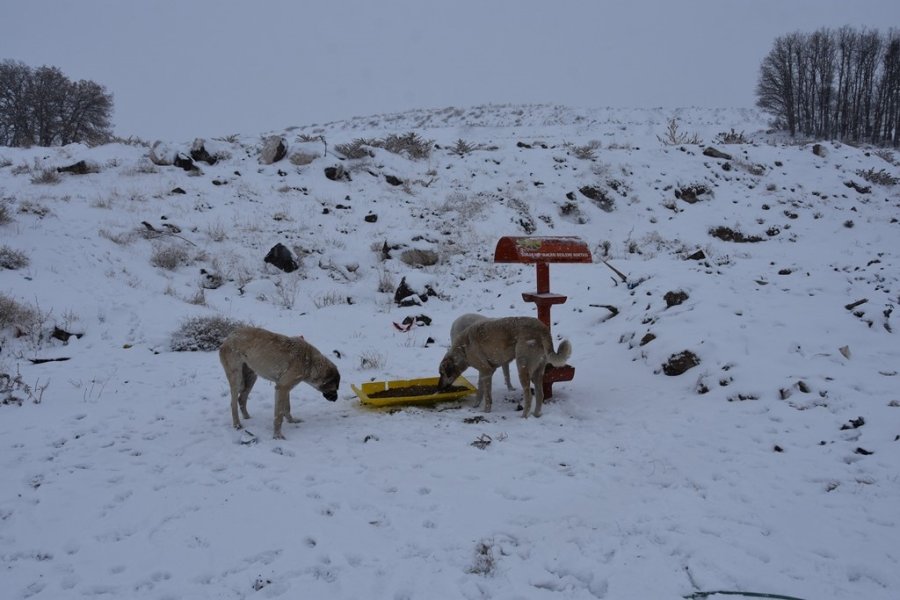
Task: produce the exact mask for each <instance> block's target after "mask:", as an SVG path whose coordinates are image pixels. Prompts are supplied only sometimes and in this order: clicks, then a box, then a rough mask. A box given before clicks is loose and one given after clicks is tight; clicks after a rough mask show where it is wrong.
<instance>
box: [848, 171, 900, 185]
mask: <svg viewBox="0 0 900 600" xmlns="http://www.w3.org/2000/svg"><path fill="white" fill-rule="evenodd" d="M856 174H857V175H859V176H860V177H862V178H863V179H865V180H866V181H868V182H869V183H876V184H878V185H897V183H898V182H900V179H898V178H897V177H894V176H893V175H891V174H890V173H888V172H887V171H885V170H884V169H880V170H878V171H876V170H875V169H874V168H869V169H860V170H858V171H857V172H856Z"/></svg>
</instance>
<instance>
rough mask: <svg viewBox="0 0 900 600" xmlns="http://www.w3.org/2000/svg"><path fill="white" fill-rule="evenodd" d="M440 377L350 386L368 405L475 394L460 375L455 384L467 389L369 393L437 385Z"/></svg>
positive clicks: (417, 402) (456, 398)
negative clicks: (411, 393) (389, 394)
mask: <svg viewBox="0 0 900 600" xmlns="http://www.w3.org/2000/svg"><path fill="white" fill-rule="evenodd" d="M438 380H439V378H438V377H425V378H422V379H396V380H394V381H370V382H369V383H363V384H361V385H360V386H359V387H357V386H355V385H353V384H351V385H350V387H351V388H353V391H354V392H356V395H357V396H359V400H360V402H362V403H363V404H365V405H367V406H397V405H401V404H431V403H433V402H446V401H447V400H459V399H460V398H463V397H465V396H469V395H471V394H474V393H475V392H476V391H478V390H476V389H475V386H473V385H472V384H471V383H469V381H468V380H467V379H466V378H465V377H462V376H460V377H459V378H457V380H456V381H454V382H453V385H455V386H462V387H464V388H466V389H465V390H459V391H456V392H439V393H437V394H426V395H424V396H399V397H393V398H370V397H369V394H374V393H375V392H380V391H382V390H394V389H398V388H405V387H412V386H414V385H432V386H436V385H437V383H438Z"/></svg>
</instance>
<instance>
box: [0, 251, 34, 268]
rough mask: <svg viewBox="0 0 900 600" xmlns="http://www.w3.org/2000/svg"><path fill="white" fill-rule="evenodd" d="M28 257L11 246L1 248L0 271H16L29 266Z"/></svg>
mask: <svg viewBox="0 0 900 600" xmlns="http://www.w3.org/2000/svg"><path fill="white" fill-rule="evenodd" d="M28 262H29V260H28V256H27V255H26V254H25V253H24V252H21V251H20V250H15V249H13V248H10V247H9V246H6V245H3V246H0V269H9V270H11V271H15V270H16V269H22V268H24V267H27V266H28Z"/></svg>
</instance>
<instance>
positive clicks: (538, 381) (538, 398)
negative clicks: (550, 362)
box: [531, 363, 547, 418]
mask: <svg viewBox="0 0 900 600" xmlns="http://www.w3.org/2000/svg"><path fill="white" fill-rule="evenodd" d="M546 367H547V363H542V364H541V366H539V367H538V368H536V369H535V370H534V371H532V373H531V380H532V381H533V382H534V416H535V418H537V417H540V416H541V409H542V408H543V406H544V369H545V368H546Z"/></svg>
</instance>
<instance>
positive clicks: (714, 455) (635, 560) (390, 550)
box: [0, 105, 900, 600]
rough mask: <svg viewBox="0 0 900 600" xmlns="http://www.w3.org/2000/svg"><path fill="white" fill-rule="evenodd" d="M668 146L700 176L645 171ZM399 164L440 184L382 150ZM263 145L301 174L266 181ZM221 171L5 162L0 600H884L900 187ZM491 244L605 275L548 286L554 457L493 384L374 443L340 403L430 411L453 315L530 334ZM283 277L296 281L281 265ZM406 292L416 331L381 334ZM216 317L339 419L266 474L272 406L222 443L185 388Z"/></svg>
mask: <svg viewBox="0 0 900 600" xmlns="http://www.w3.org/2000/svg"><path fill="white" fill-rule="evenodd" d="M672 118H677V119H678V120H677V122H676V124H677V126H678V128H679V133H683V134H685V135H686V136H688V137H693V136H696V137H697V138H699V139H701V140H702V141H703V142H704V143H703V144H674V145H667V144H665V143H663V142H662V141H661V139H660V138H663V139H665V138H666V135H667V125H668V124H669V121H670V119H672ZM410 133H415V134H416V137H415V138H414V140H413V141H424V142H427V144H426V147H427V148H429V149H430V155H429V156H428V157H426V158H419V159H411V158H409V157H408V156H407V155H405V154H403V153H399V154H398V153H395V152H391V151H389V150H387V149H385V148H383V147H380V146H383V145H384V144H383V143H381V142H383V141H384V140H385V139H387V138H389V137H390V136H406V135H408V134H410ZM723 133H732V134H741V133H743V135H742V136H737V137H742V138H743V143H740V144H723V143H720V142H721V138H719V139H718V140H717V138H718V137H719V136H720V134H723ZM268 135H276V136H282V137H283V139H284V141H285V143H286V145H287V151H288V155H287V157H285V158H284V159H282V160H280V161H278V162H276V163H274V164H271V165H263V164H261V163H260V162H259V154H260V151H261V149H262V147H263V145H264V138H265V137H267V136H268ZM357 140H367V141H368V142H369V145H368V146H366V149H367V152H368V154H367V155H366V156H364V157H363V158H354V159H349V158H346V157H345V156H342V155H341V152H342V151H344V152H346V151H347V145H350V144H352V143H353V142H354V141H357ZM708 146H713V147H715V148H716V149H718V150H720V151H722V152H725V153H727V154H728V155H730V158H727V159H726V158H716V157H712V156H706V155H704V153H703V151H704V149H705V148H707V147H708ZM204 147H205V149H206V150H207V151H208V152H210V153H211V154H213V155H216V156H217V157H218V158H219V160H218V161H217V162H216V163H215V164H212V165H210V164H207V163H205V162H198V163H197V166H198V167H199V168H198V169H197V170H194V171H191V172H188V171H185V170H182V169H180V168H178V167H174V166H159V165H155V164H153V163H152V162H151V161H150V160H149V156H150V149H149V148H148V147H145V146H141V145H121V144H111V145H107V146H103V147H97V148H86V147H83V146H69V147H65V148H54V149H46V148H34V149H28V150H21V149H9V148H0V165H3V166H0V199H2V202H3V205H2V209H3V212H2V213H0V214H3V215H5V216H6V219H5V220H6V221H7V222H5V223H4V224H0V252H3V253H4V254H3V255H5V256H13V257H15V256H18V257H21V256H22V255H25V256H27V259H28V260H27V263H28V264H27V265H21V264H17V265H14V266H16V267H17V268H15V269H5V270H0V294H2V298H0V300H6V301H7V305H8V303H9V302H16V303H17V304H18V305H19V306H23V307H26V308H30V309H31V310H32V314H33V315H36V316H37V318H36V319H33V320H32V321H30V324H31V326H27V324H26V326H22V324H21V323H20V324H18V326H17V325H16V324H8V325H7V326H6V327H5V328H4V329H3V330H2V331H0V348H2V349H0V372H2V373H7V374H8V379H0V384H2V385H4V386H5V389H6V391H5V392H4V395H3V400H4V401H5V404H4V405H2V406H0V442H2V448H3V452H2V454H0V469H2V471H0V474H2V481H3V486H2V491H0V574H2V575H0V577H2V589H3V590H4V595H5V596H7V597H10V598H53V599H58V598H75V597H85V596H88V597H90V596H95V595H96V596H116V597H123V598H124V597H127V598H145V597H146V598H160V597H165V598H205V597H215V598H232V597H233V598H246V597H252V596H261V597H269V598H271V597H284V598H297V597H315V598H363V597H365V598H398V599H399V598H423V597H428V598H555V597H563V598H610V599H616V600H618V599H631V598H633V599H646V598H654V599H668V598H672V599H676V598H682V597H691V595H694V596H693V597H702V596H700V595H697V594H699V593H702V592H711V591H716V590H724V591H744V592H760V593H770V594H780V595H788V596H794V597H798V598H803V599H806V600H811V599H817V600H818V599H831V598H833V599H838V598H840V599H846V598H867V599H880V598H885V599H887V598H893V597H895V595H896V590H897V589H898V587H900V575H898V573H900V565H898V562H900V553H898V551H897V549H896V546H897V544H896V540H897V539H898V529H900V524H898V519H897V510H896V505H897V498H898V497H900V479H898V476H897V473H898V468H900V441H898V436H900V379H898V377H900V375H898V366H897V365H898V364H900V345H898V343H897V341H896V335H897V334H896V328H897V324H896V317H895V316H893V315H892V312H893V309H894V307H895V306H896V305H897V303H898V302H900V281H898V279H900V269H898V264H900V246H898V244H897V239H898V232H900V224H898V218H900V194H898V189H900V188H898V186H897V185H890V183H891V180H892V178H897V177H900V167H898V166H897V164H896V157H897V155H896V153H891V152H883V151H880V152H876V151H875V150H873V149H869V148H854V147H851V146H847V145H841V144H835V143H830V142H828V143H821V144H820V145H818V146H816V147H814V144H813V143H808V144H798V143H791V144H788V143H784V140H783V138H781V137H780V136H779V135H778V134H775V133H770V132H767V131H766V124H765V120H764V118H763V117H762V116H761V115H759V114H758V113H755V112H753V111H746V110H712V109H685V110H682V111H667V110H662V109H660V110H656V111H644V110H613V109H604V110H599V109H597V110H589V109H579V110H576V109H568V108H564V107H556V106H543V105H541V106H513V105H509V106H485V107H475V108H471V109H452V108H450V109H446V110H443V111H414V112H410V113H403V114H398V115H381V116H374V117H369V118H354V119H351V120H348V121H345V122H337V123H329V124H325V125H315V126H307V127H297V128H291V129H289V130H286V131H283V132H269V134H266V135H265V136H260V137H259V138H252V139H251V138H241V137H230V138H223V139H218V140H206V141H205V144H204ZM191 148H192V143H191V142H190V141H188V142H169V141H167V142H165V143H160V144H157V145H156V146H155V147H154V150H153V153H154V156H155V157H156V158H157V159H160V158H165V157H166V156H174V155H175V154H177V153H179V152H180V153H184V154H187V153H189V152H190V150H191ZM814 149H815V152H814ZM82 160H84V161H86V164H87V166H88V167H89V170H90V171H92V172H91V173H88V174H84V175H74V174H68V173H62V174H59V175H58V176H56V177H55V176H54V173H55V169H56V168H58V167H64V166H68V165H71V164H73V163H76V162H78V161H82ZM892 161H893V162H892ZM326 170H329V174H331V175H335V174H336V175H337V177H336V179H334V180H333V179H329V178H328V177H326V174H325V172H326ZM879 175H880V177H879ZM867 179H876V180H878V181H882V182H883V183H881V184H879V183H875V182H872V181H869V180H867ZM44 180H50V181H51V182H50V183H42V181H44ZM54 180H56V181H55V182H53V181H54ZM592 198H593V199H592ZM694 200H696V201H694ZM712 233H718V234H719V237H716V236H714V235H712ZM735 234H741V235H743V236H744V237H745V238H751V239H756V240H758V241H751V242H746V241H745V242H737V241H734V237H735ZM504 235H515V236H523V235H534V236H560V235H564V236H578V237H580V238H581V239H583V240H584V242H585V243H586V244H587V245H588V247H589V248H590V249H591V251H592V253H593V256H594V263H593V264H579V265H552V266H551V267H550V281H551V290H552V291H554V292H557V293H560V294H565V295H567V296H568V301H567V302H566V303H565V304H562V305H559V306H556V307H554V308H553V311H552V317H553V334H554V337H555V338H556V339H557V340H559V339H561V338H563V337H565V338H568V339H570V340H571V342H572V344H573V347H574V354H573V356H572V359H571V360H570V364H571V365H572V366H574V367H575V369H576V375H575V378H574V380H572V381H571V382H566V383H558V384H556V385H555V386H554V396H553V399H552V400H551V401H549V402H548V404H547V405H546V406H545V410H544V415H543V416H542V417H541V418H540V419H527V420H523V419H520V418H519V417H518V414H519V413H518V412H517V410H516V408H517V402H518V400H519V399H520V391H517V392H515V393H506V392H505V390H504V389H503V384H502V382H501V381H499V380H500V377H499V376H498V377H496V378H495V381H494V392H495V394H494V395H495V402H494V410H493V412H492V413H490V414H487V415H485V414H482V413H481V412H479V411H478V410H477V409H475V408H473V407H472V406H471V400H468V401H464V402H463V403H462V404H451V405H439V406H437V407H435V408H433V409H432V408H405V409H403V410H399V411H381V412H379V411H373V410H369V409H366V408H363V407H361V406H360V404H359V402H358V399H357V398H356V396H355V395H354V393H353V391H352V390H351V388H350V384H351V383H355V384H358V383H362V382H365V381H372V380H377V381H382V380H393V379H406V378H416V377H429V376H435V375H436V374H437V365H438V363H439V361H440V359H441V357H442V356H443V353H444V351H445V350H446V346H447V343H448V337H449V329H450V324H451V322H452V321H453V319H454V318H455V317H456V316H458V315H459V314H462V313H464V312H481V313H484V314H486V315H489V316H506V315H532V314H534V309H533V306H532V305H529V304H526V303H524V302H523V301H522V298H521V294H522V292H527V291H532V290H533V288H534V286H535V281H534V279H535V273H534V267H533V266H530V265H511V264H495V263H494V262H493V252H494V247H495V245H496V243H497V240H498V239H499V237H500V236H504ZM722 238H725V239H722ZM277 243H282V244H284V245H285V246H286V247H288V248H289V249H291V251H292V252H293V253H294V254H295V256H296V257H297V259H298V262H299V263H300V268H299V269H298V270H297V271H294V272H292V273H284V272H282V271H280V270H278V269H276V268H274V267H273V266H272V265H269V264H266V263H265V262H263V258H264V257H265V256H266V254H267V252H268V251H269V249H270V248H271V247H272V246H274V245H275V244H277ZM385 246H386V247H387V248H388V254H389V258H386V257H385V254H384V248H385ZM411 249H412V250H423V251H432V252H434V253H435V255H436V256H437V258H438V261H437V263H436V264H434V265H431V266H424V267H417V266H415V265H410V264H407V263H406V262H404V260H402V258H401V256H402V254H403V252H404V251H406V250H411ZM601 259H603V260H605V261H607V263H608V264H604V263H603V260H601ZM158 265H162V266H158ZM168 267H172V268H168ZM609 267H614V268H615V269H616V270H618V271H619V272H621V273H622V274H624V276H625V281H623V280H622V278H620V277H619V275H618V274H617V273H616V272H615V271H614V270H613V269H611V268H609ZM404 279H405V282H406V283H407V284H408V285H409V286H411V287H412V288H414V289H416V290H417V291H422V292H424V290H426V289H427V288H430V289H431V290H433V291H434V295H431V296H425V297H424V299H423V300H421V301H420V304H419V305H417V306H416V305H414V306H408V307H401V306H398V305H397V304H396V303H395V301H394V289H396V287H397V286H398V285H399V284H400V283H401V281H402V280H404ZM213 280H220V281H221V282H222V285H221V286H219V287H213V286H214V283H211V281H213ZM204 286H206V287H204ZM670 293H671V294H670ZM679 299H680V300H681V302H680V303H675V302H676V301H677V300H679ZM861 301H864V302H861ZM670 304H671V306H670ZM848 307H849V308H848ZM420 315H425V316H427V317H428V318H429V319H430V320H431V321H430V325H425V324H424V323H425V322H426V321H425V320H419V321H418V322H417V324H416V325H414V326H413V327H412V328H411V329H409V330H408V331H401V330H400V329H398V328H397V327H395V325H394V324H395V323H396V324H402V323H403V321H404V319H405V318H407V317H410V318H411V319H410V320H413V321H415V317H418V316H420ZM204 316H220V317H225V318H228V319H234V320H240V321H244V322H250V323H253V324H256V325H258V326H262V327H267V328H269V329H272V330H275V331H279V332H282V333H287V334H291V335H299V334H302V335H303V336H304V337H305V338H306V339H307V340H308V341H310V342H311V343H313V344H314V345H316V346H317V347H318V348H319V349H320V350H322V351H323V352H324V353H326V354H327V355H329V356H330V357H331V358H332V360H334V362H335V363H336V364H337V365H338V367H339V368H340V370H341V373H342V384H341V394H340V398H339V400H338V402H337V403H336V404H332V403H328V402H326V401H324V400H323V399H322V398H321V396H320V395H319V394H318V393H317V392H315V391H314V390H312V389H311V388H310V387H308V386H306V385H302V384H301V385H300V386H299V387H297V388H296V389H295V390H294V393H293V401H294V402H293V405H294V413H295V415H299V416H300V417H301V418H303V422H302V423H300V424H297V425H286V426H285V429H284V433H285V435H286V436H287V440H286V441H275V440H272V439H271V433H272V430H271V427H272V423H271V414H272V404H273V389H272V385H271V384H270V383H268V382H264V381H261V382H260V383H258V384H257V387H256V388H255V389H254V391H253V393H252V395H251V397H250V402H249V409H250V412H251V414H252V415H253V417H254V418H253V419H252V420H251V421H250V423H249V425H248V428H249V429H250V431H252V432H253V433H254V434H256V435H255V437H251V436H249V435H247V434H243V435H242V434H241V433H240V432H235V431H234V430H232V429H231V421H230V412H229V409H228V404H229V398H228V387H227V384H226V382H225V378H224V375H223V373H222V370H221V367H220V365H219V362H218V357H217V355H216V354H215V353H214V352H173V351H172V350H171V340H172V336H173V334H174V333H175V332H177V331H179V330H180V329H181V327H182V325H183V324H184V323H185V321H186V319H189V318H191V317H204ZM35 323H36V325H35ZM54 326H56V327H59V328H61V329H63V330H65V331H67V332H70V333H76V334H79V335H80V337H72V338H70V339H69V340H68V342H65V343H64V342H62V341H60V340H58V339H54V338H51V337H50V333H51V332H52V331H53V328H54ZM81 334H83V335H81ZM685 352H689V353H691V355H692V356H694V357H696V360H697V361H698V362H699V364H697V365H696V366H694V367H693V368H691V369H689V370H687V371H686V372H684V373H683V374H681V375H675V376H669V375H666V374H665V371H667V370H668V369H665V368H664V365H665V364H667V363H668V362H669V361H670V359H671V358H672V357H673V356H678V355H681V356H684V354H683V353H685ZM30 359H67V360H59V361H51V362H42V363H40V364H32V362H31V360H30ZM467 375H468V376H469V379H470V380H472V381H474V380H475V377H476V376H475V374H474V372H471V371H470V372H469V373H468V374H467ZM16 381H18V382H19V383H16ZM0 389H3V388H0ZM38 400H39V402H36V401H38ZM476 441H478V442H481V443H480V444H476V445H473V442H476Z"/></svg>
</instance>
